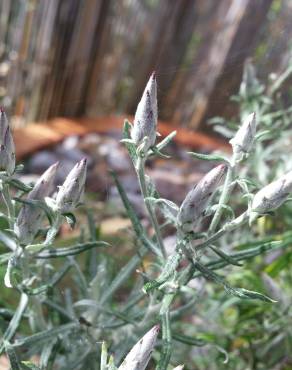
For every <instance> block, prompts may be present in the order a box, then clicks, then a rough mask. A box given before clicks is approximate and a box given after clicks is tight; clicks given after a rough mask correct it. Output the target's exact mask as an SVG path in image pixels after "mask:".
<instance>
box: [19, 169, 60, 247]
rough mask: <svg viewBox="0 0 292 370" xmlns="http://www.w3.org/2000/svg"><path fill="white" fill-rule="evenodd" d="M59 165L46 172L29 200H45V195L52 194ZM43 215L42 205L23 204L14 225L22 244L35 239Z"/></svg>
mask: <svg viewBox="0 0 292 370" xmlns="http://www.w3.org/2000/svg"><path fill="white" fill-rule="evenodd" d="M58 165H59V163H55V164H53V165H52V166H51V167H49V168H48V169H47V170H46V172H44V174H43V175H42V176H41V177H40V178H39V179H38V181H37V182H36V184H35V186H34V187H33V189H32V190H31V192H30V193H29V194H28V196H27V200H44V198H45V197H48V196H50V195H51V194H52V192H53V190H54V181H55V177H56V172H57V168H58ZM43 216H44V211H43V210H42V209H41V208H40V207H37V206H33V205H29V204H25V205H23V207H22V208H21V210H20V212H19V214H18V217H17V220H16V223H15V227H14V231H15V233H16V235H17V236H18V238H19V240H20V242H21V244H29V243H31V242H32V241H33V239H34V237H35V235H36V233H37V232H38V230H39V228H40V225H41V222H42V219H43Z"/></svg>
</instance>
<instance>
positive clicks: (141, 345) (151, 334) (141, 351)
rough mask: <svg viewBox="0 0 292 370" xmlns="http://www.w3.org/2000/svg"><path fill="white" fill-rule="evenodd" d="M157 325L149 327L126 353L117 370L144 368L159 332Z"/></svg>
mask: <svg viewBox="0 0 292 370" xmlns="http://www.w3.org/2000/svg"><path fill="white" fill-rule="evenodd" d="M159 330H160V327H159V325H155V326H154V327H153V328H152V329H150V330H149V331H148V332H147V333H146V334H145V335H144V337H143V338H141V339H140V340H139V341H138V342H137V343H136V344H135V345H134V347H133V348H132V349H131V351H130V352H129V353H128V354H127V356H126V358H125V359H124V361H123V363H122V364H121V366H120V367H119V368H118V370H145V369H146V366H147V364H148V362H149V360H150V357H151V353H152V351H153V349H154V346H155V342H156V339H157V336H158V333H159Z"/></svg>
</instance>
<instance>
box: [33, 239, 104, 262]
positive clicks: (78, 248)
mask: <svg viewBox="0 0 292 370" xmlns="http://www.w3.org/2000/svg"><path fill="white" fill-rule="evenodd" d="M109 246H110V244H108V243H106V242H103V241H93V242H86V243H82V244H76V245H74V246H73V247H67V248H57V249H48V250H45V251H43V252H41V253H39V254H37V255H35V256H34V258H37V259H46V258H58V257H67V256H73V255H76V254H80V253H83V252H85V251H87V250H89V249H92V248H96V247H109Z"/></svg>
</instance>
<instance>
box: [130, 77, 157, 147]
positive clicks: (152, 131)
mask: <svg viewBox="0 0 292 370" xmlns="http://www.w3.org/2000/svg"><path fill="white" fill-rule="evenodd" d="M156 126H157V84H156V76H155V73H154V72H153V73H152V75H151V77H150V79H149V81H148V83H147V85H146V88H145V90H144V92H143V95H142V98H141V100H140V102H139V104H138V107H137V110H136V113H135V118H134V127H133V129H132V132H131V137H132V139H133V141H134V142H135V144H136V145H139V144H141V143H142V141H143V139H144V138H145V137H146V136H147V137H148V142H147V144H146V147H145V150H147V149H149V147H151V146H153V145H154V144H155V140H156Z"/></svg>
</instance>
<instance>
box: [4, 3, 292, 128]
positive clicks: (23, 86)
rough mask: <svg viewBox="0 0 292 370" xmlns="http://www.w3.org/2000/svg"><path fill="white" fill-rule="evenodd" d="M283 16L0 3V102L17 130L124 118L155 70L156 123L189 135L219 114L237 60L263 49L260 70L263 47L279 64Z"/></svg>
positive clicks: (234, 8) (268, 9)
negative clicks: (57, 120)
mask: <svg viewBox="0 0 292 370" xmlns="http://www.w3.org/2000/svg"><path fill="white" fill-rule="evenodd" d="M291 10H292V7H291V2H290V0H160V1H159V0H1V2H0V101H1V102H2V104H3V105H4V106H5V107H7V109H8V111H10V112H9V113H10V114H11V115H12V116H13V117H16V118H18V119H19V120H20V122H27V121H38V120H45V119H47V118H49V117H56V116H65V117H80V116H100V115H104V114H112V113H133V111H134V110H135V107H136V104H137V100H138V98H139V96H140V95H141V92H142V90H143V88H144V85H145V82H146V81H147V79H148V76H149V74H150V73H151V71H152V70H153V69H155V70H156V71H157V74H158V79H159V103H160V104H159V107H160V117H161V118H162V119H164V120H169V121H174V122H177V123H179V124H181V125H183V126H188V127H192V128H197V127H199V126H202V124H203V123H204V122H205V121H206V119H207V118H208V117H210V116H213V115H222V114H225V113H226V107H228V100H229V97H230V95H231V94H233V93H234V92H236V90H237V89H238V85H239V82H240V79H241V75H242V68H243V63H244V61H245V59H246V58H247V57H249V56H257V53H259V50H260V51H261V49H260V48H261V47H262V48H263V45H264V47H265V48H266V49H265V50H264V51H261V52H262V54H263V55H262V56H261V57H262V59H260V60H259V63H262V65H266V64H267V63H266V62H265V60H266V58H267V56H268V55H269V53H270V52H271V51H273V52H275V47H274V44H269V40H274V42H277V43H278V44H280V45H281V50H280V51H281V55H286V56H287V50H288V43H289V37H288V36H287V35H283V32H282V31H283V29H284V27H287V29H288V34H289V36H291V34H292V27H291V24H292V22H291V15H292V12H291ZM275 24H276V25H277V24H278V30H277V27H276V29H274V25H275ZM279 25H280V26H279ZM285 29H286V28H285ZM263 30H264V32H263ZM268 32H269V33H268ZM278 44H277V45H278ZM255 50H256V53H255ZM285 53H286V54H285ZM276 54H277V55H278V54H279V50H276ZM273 55H274V54H273ZM263 61H264V62H263ZM282 62H283V60H282V59H281V58H278V56H276V57H274V61H273V65H272V66H269V68H272V67H273V68H276V69H281V67H282V66H281V63H282ZM260 65H261V64H260ZM269 68H267V71H268V72H269V71H270V69H269ZM20 118H21V119H20Z"/></svg>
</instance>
